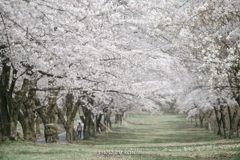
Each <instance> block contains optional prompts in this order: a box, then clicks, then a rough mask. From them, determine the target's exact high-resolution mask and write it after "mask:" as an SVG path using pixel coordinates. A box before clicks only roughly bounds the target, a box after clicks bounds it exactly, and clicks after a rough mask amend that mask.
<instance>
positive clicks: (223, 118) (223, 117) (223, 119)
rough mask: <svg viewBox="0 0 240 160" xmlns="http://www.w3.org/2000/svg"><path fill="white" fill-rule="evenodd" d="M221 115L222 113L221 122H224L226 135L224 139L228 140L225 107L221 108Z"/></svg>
mask: <svg viewBox="0 0 240 160" xmlns="http://www.w3.org/2000/svg"><path fill="white" fill-rule="evenodd" d="M220 107H221V109H220V113H221V120H222V124H223V134H224V139H227V138H228V134H227V127H226V121H225V115H224V114H223V112H224V107H223V106H220Z"/></svg>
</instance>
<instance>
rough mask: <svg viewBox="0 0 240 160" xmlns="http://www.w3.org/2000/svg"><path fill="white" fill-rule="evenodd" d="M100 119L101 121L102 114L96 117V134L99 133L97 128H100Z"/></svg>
mask: <svg viewBox="0 0 240 160" xmlns="http://www.w3.org/2000/svg"><path fill="white" fill-rule="evenodd" d="M101 119H102V114H99V115H98V116H97V119H96V130H97V133H100V132H99V128H100V122H101Z"/></svg>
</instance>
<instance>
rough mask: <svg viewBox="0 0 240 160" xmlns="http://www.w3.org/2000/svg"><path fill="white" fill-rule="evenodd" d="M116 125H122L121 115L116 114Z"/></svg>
mask: <svg viewBox="0 0 240 160" xmlns="http://www.w3.org/2000/svg"><path fill="white" fill-rule="evenodd" d="M115 124H120V114H118V113H115Z"/></svg>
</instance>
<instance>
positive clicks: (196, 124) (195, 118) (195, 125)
mask: <svg viewBox="0 0 240 160" xmlns="http://www.w3.org/2000/svg"><path fill="white" fill-rule="evenodd" d="M195 127H197V114H195Z"/></svg>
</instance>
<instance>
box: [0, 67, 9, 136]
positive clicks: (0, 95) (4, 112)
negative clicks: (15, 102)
mask: <svg viewBox="0 0 240 160" xmlns="http://www.w3.org/2000/svg"><path fill="white" fill-rule="evenodd" d="M10 70H11V67H10V66H7V65H6V64H4V66H3V68H2V74H1V80H0V107H1V118H2V119H1V121H2V130H3V131H2V132H3V137H4V136H6V137H10V132H11V129H10V127H11V123H10V113H9V108H8V104H7V96H6V93H7V90H8V86H9V79H10Z"/></svg>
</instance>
